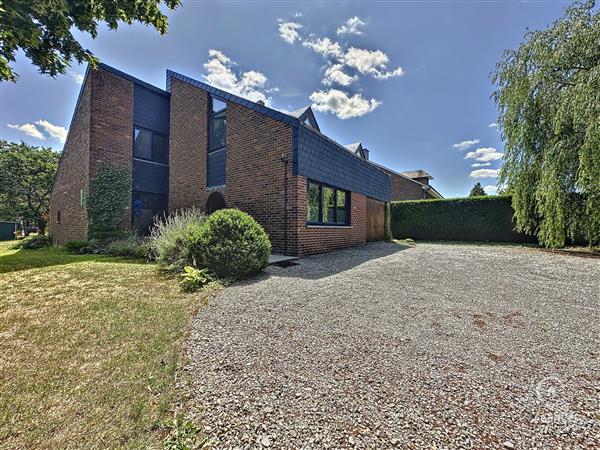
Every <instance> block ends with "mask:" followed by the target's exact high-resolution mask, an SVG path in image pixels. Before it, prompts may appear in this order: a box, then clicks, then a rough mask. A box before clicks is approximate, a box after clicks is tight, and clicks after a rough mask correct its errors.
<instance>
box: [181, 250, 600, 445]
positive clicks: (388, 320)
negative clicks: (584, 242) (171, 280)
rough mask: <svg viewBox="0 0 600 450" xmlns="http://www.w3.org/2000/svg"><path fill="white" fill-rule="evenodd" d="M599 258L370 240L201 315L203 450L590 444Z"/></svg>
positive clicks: (596, 396)
mask: <svg viewBox="0 0 600 450" xmlns="http://www.w3.org/2000/svg"><path fill="white" fill-rule="evenodd" d="M599 303H600V260H598V259H588V258H580V257H573V256H564V255H555V254H550V253H545V252H542V251H539V250H535V249H529V248H521V247H513V246H477V245H450V244H418V245H417V246H416V247H413V248H406V247H402V246H399V245H396V244H383V243H381V244H370V245H367V246H364V247H359V248H355V249H350V250H343V251H338V252H334V253H329V254H326V255H320V256H315V257H309V258H304V259H301V260H300V262H299V265H297V266H293V267H288V268H278V267H271V268H269V269H268V270H267V273H266V274H265V275H263V276H261V277H259V278H257V279H254V280H251V281H249V282H246V283H244V284H239V285H235V286H233V287H230V288H227V289H225V290H224V291H223V292H222V293H221V294H219V295H218V296H217V297H216V298H214V299H213V300H211V302H210V304H209V305H208V306H206V307H204V308H202V309H201V310H200V312H199V314H198V316H197V318H196V320H195V321H194V324H193V329H192V333H191V340H190V343H189V356H190V364H189V366H188V368H187V369H188V371H189V372H190V374H191V375H192V380H193V381H192V393H191V394H192V400H191V405H192V406H191V408H192V411H193V413H194V414H195V419H196V420H198V421H199V423H201V424H203V425H204V426H205V427H206V430H207V432H208V434H209V435H210V436H211V437H212V439H213V441H214V447H215V448H235V447H240V448H260V447H270V448H351V447H355V448H395V447H398V448H482V447H486V448H557V447H563V448H600V305H599Z"/></svg>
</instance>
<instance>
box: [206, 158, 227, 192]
mask: <svg viewBox="0 0 600 450" xmlns="http://www.w3.org/2000/svg"><path fill="white" fill-rule="evenodd" d="M226 159H227V150H225V149H222V150H217V151H216V152H212V153H209V154H208V186H209V187H212V186H223V185H225V181H226V173H225V172H226V165H225V161H226Z"/></svg>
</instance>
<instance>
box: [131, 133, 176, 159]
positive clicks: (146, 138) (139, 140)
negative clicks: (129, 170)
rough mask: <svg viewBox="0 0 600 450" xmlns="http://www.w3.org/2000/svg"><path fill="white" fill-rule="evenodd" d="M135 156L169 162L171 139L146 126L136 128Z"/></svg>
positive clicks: (134, 139)
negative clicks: (147, 128)
mask: <svg viewBox="0 0 600 450" xmlns="http://www.w3.org/2000/svg"><path fill="white" fill-rule="evenodd" d="M133 157H134V158H139V159H145V160H148V161H154V162H157V163H161V164H168V163H169V141H168V139H167V137H166V136H164V135H162V134H159V133H155V132H154V131H150V130H146V129H144V128H137V127H136V128H134V130H133Z"/></svg>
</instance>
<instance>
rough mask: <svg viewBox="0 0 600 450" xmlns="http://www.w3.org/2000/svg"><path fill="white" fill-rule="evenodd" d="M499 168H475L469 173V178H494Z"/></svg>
mask: <svg viewBox="0 0 600 450" xmlns="http://www.w3.org/2000/svg"><path fill="white" fill-rule="evenodd" d="M499 172H500V169H477V170H474V171H473V172H471V173H470V174H469V176H470V177H471V178H496V177H497V176H498V173H499Z"/></svg>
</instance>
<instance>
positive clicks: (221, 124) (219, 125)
mask: <svg viewBox="0 0 600 450" xmlns="http://www.w3.org/2000/svg"><path fill="white" fill-rule="evenodd" d="M226 135H227V104H226V103H225V102H223V101H221V100H219V99H218V98H215V97H211V112H210V121H209V144H208V151H209V153H210V152H213V151H215V150H220V149H222V148H225V145H226Z"/></svg>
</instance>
